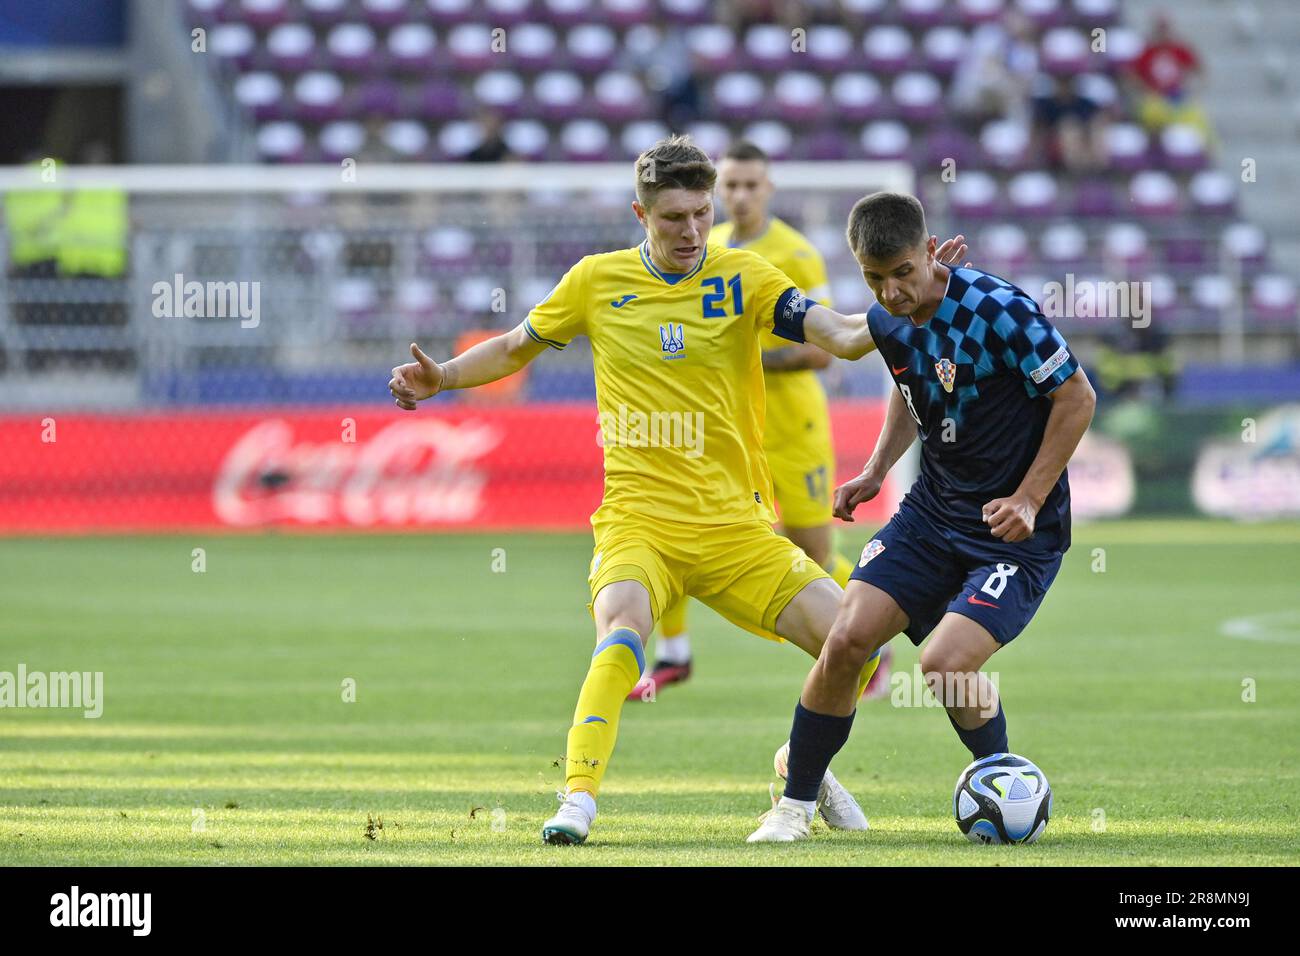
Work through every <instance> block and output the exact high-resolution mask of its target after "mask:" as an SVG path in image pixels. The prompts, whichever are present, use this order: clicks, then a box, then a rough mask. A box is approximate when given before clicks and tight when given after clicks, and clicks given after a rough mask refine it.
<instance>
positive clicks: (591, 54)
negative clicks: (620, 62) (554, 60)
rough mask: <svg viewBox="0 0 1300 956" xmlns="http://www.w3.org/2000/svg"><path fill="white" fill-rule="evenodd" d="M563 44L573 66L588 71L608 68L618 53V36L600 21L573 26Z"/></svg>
mask: <svg viewBox="0 0 1300 956" xmlns="http://www.w3.org/2000/svg"><path fill="white" fill-rule="evenodd" d="M565 46H566V48H567V49H568V51H569V59H570V62H571V63H572V64H573V67H574V68H575V69H577V70H585V71H587V72H590V73H599V72H601V71H602V70H608V69H609V68H610V67H612V66H613V65H614V58H615V57H616V56H617V55H618V37H617V36H616V35H615V34H614V31H613V30H611V29H610V28H609V27H607V26H605V25H604V24H601V23H584V24H582V25H581V26H577V27H573V28H572V29H571V30H569V35H568V36H567V37H566V38H565Z"/></svg>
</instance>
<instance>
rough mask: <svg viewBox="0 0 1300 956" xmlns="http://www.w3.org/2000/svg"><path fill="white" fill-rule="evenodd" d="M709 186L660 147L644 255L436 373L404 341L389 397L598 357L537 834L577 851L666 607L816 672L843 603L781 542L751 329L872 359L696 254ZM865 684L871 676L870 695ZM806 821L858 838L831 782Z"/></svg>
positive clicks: (834, 315)
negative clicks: (558, 357)
mask: <svg viewBox="0 0 1300 956" xmlns="http://www.w3.org/2000/svg"><path fill="white" fill-rule="evenodd" d="M716 180H717V172H716V170H715V169H714V167H713V164H712V163H711V162H710V161H709V158H708V156H707V155H706V154H705V153H704V152H703V151H702V150H700V149H699V148H698V147H697V146H695V145H694V144H693V143H691V142H690V141H689V139H687V138H685V137H673V138H671V139H668V140H665V141H662V142H660V143H658V144H656V145H655V146H654V147H652V148H651V149H649V150H647V151H646V152H645V153H643V154H642V155H641V156H640V157H639V158H638V159H637V162H636V195H637V199H636V201H635V202H634V203H633V204H632V208H633V211H634V212H635V213H636V216H637V219H638V221H639V222H640V223H641V225H642V226H643V227H644V228H645V231H646V239H645V241H644V242H643V243H641V245H639V246H634V247H633V248H630V249H623V250H619V251H617V252H610V253H603V254H599V255H592V256H587V257H586V258H584V259H582V260H581V261H580V262H578V264H577V265H575V266H573V268H571V269H570V270H569V271H568V272H567V273H566V274H565V276H564V277H563V278H562V279H561V280H560V282H559V284H558V285H556V287H555V288H554V289H553V290H552V291H551V293H550V294H549V295H548V296H547V297H546V298H545V299H544V300H543V301H542V302H541V303H539V304H538V305H537V306H536V307H535V308H534V309H533V310H532V311H531V312H530V313H529V315H528V317H527V318H526V319H525V320H524V321H523V322H522V323H520V324H519V325H518V326H516V327H515V328H514V329H513V330H511V331H509V332H506V333H504V334H503V335H499V336H497V337H495V338H492V339H489V340H488V341H486V342H482V343H480V344H478V345H476V346H474V347H473V348H471V349H468V350H467V351H465V352H464V353H463V354H461V355H459V356H457V357H455V358H453V359H451V360H449V361H447V362H445V363H442V364H439V363H437V362H435V361H433V359H431V358H429V357H428V356H427V355H425V354H424V352H422V351H421V350H420V349H419V347H418V346H417V345H415V344H412V345H411V354H412V356H413V358H414V359H415V361H414V362H410V363H408V364H406V365H402V366H399V367H397V368H394V369H393V377H392V379H391V380H390V381H389V389H390V390H391V391H392V393H393V397H394V399H395V401H396V403H397V405H398V406H399V407H401V408H403V409H407V410H414V409H415V408H416V403H417V402H418V401H421V400H423V399H426V398H429V397H431V396H433V395H436V394H437V393H438V392H440V391H444V390H446V389H452V388H473V387H475V386H477V385H483V384H486V383H488V382H492V381H496V380H498V379H501V378H504V377H506V376H507V375H510V374H512V373H514V372H516V371H518V370H519V369H520V368H522V367H523V366H524V365H526V364H527V363H528V362H530V361H532V360H533V359H534V358H536V357H537V356H538V355H539V354H540V353H541V352H543V351H545V350H546V349H548V348H554V349H563V348H565V347H566V346H567V345H568V344H569V342H570V341H571V340H572V339H573V338H574V337H575V336H577V335H586V336H587V337H588V338H589V339H590V341H591V349H592V356H593V362H594V365H595V373H596V401H597V405H598V408H599V412H600V421H601V426H602V432H603V437H604V456H605V490H604V496H603V498H602V501H601V504H600V507H599V508H598V509H597V511H596V512H595V514H593V515H592V518H591V523H592V529H593V532H594V536H595V553H594V555H593V557H592V561H591V569H590V574H589V577H588V583H589V585H590V590H591V597H592V601H591V604H590V605H589V610H590V611H591V614H592V617H593V618H594V620H595V624H596V649H595V652H594V653H593V654H592V657H591V663H590V666H589V669H588V671H587V676H586V678H585V680H584V681H583V684H582V688H581V690H580V691H579V693H578V703H577V707H576V708H575V710H574V715H573V723H572V725H571V727H570V728H569V733H568V744H567V749H566V756H565V765H566V766H565V783H566V790H565V793H564V794H563V796H562V802H561V806H560V809H559V812H558V813H557V814H556V815H555V816H554V817H552V818H551V819H550V820H548V821H546V823H545V824H544V825H543V827H542V839H543V840H544V841H546V842H547V843H553V844H566V843H582V842H583V841H585V840H586V838H587V835H588V832H589V830H590V826H591V822H592V820H593V819H594V818H595V815H596V794H597V792H598V791H599V787H600V783H601V780H602V778H603V777H604V774H605V770H606V768H607V767H608V766H609V759H610V755H611V754H612V753H613V750H614V742H615V738H616V736H617V733H618V721H619V716H620V714H621V712H622V708H623V704H624V701H625V698H626V696H627V694H628V692H629V691H630V690H631V689H632V687H633V686H635V684H636V683H637V681H638V680H639V679H640V677H641V674H642V673H643V672H644V670H645V658H644V643H645V638H646V637H647V636H648V635H649V634H650V632H651V630H652V629H653V627H654V623H655V621H656V620H657V619H658V618H659V616H660V615H661V614H662V613H663V611H664V609H665V608H668V607H671V606H672V605H673V604H674V603H676V602H677V601H679V600H681V599H682V597H683V596H685V595H687V594H689V595H691V596H693V597H696V598H698V599H699V600H701V601H703V602H704V603H706V604H708V605H709V606H710V607H712V608H714V609H715V610H716V611H718V612H719V613H720V614H722V615H723V616H724V617H726V618H728V619H729V620H731V621H732V622H734V623H735V624H737V625H738V626H740V627H743V628H745V629H746V630H749V631H751V632H753V633H755V634H758V635H760V636H762V637H766V638H769V639H784V640H786V641H789V642H790V643H792V644H794V645H796V646H797V647H800V648H802V649H803V650H804V651H806V652H807V653H808V654H810V655H812V656H813V657H814V658H815V657H817V655H818V654H819V653H820V651H821V647H822V645H823V644H824V643H825V641H826V637H827V635H828V634H829V632H830V627H831V624H832V623H833V622H834V620H835V616H836V613H837V610H838V607H839V601H840V597H841V595H842V591H841V589H840V587H839V586H838V585H837V584H836V583H835V582H834V581H833V580H832V579H831V578H830V576H829V575H828V574H827V573H826V572H825V571H824V570H823V569H822V568H821V567H819V566H818V565H817V564H815V563H814V562H813V561H810V560H808V558H807V556H806V555H805V554H804V553H803V551H801V550H800V549H799V548H797V547H795V546H794V545H792V544H791V543H790V541H788V540H787V539H785V538H782V537H780V536H779V535H777V533H776V532H775V531H773V530H772V522H773V520H774V517H775V516H774V513H773V511H772V508H771V500H772V491H771V477H770V475H769V473H768V467H767V462H766V459H765V458H764V455H763V451H762V436H763V428H764V420H765V417H766V403H765V392H764V387H763V372H762V361H761V356H760V348H759V332H760V331H762V330H764V329H767V330H771V329H775V330H776V331H777V332H779V333H781V334H783V335H785V336H787V337H789V338H790V339H791V340H793V341H796V342H802V341H805V340H807V341H811V342H814V343H816V344H817V345H819V346H821V347H822V348H824V349H825V350H826V351H828V352H830V353H831V354H833V355H837V356H840V357H843V358H849V359H857V358H861V357H862V356H863V355H866V354H867V353H868V352H869V351H871V350H872V348H873V347H874V345H873V343H872V340H871V335H870V332H869V330H868V327H867V324H866V318H865V315H863V314H858V315H852V316H849V315H841V314H840V313H838V312H835V311H833V310H831V309H829V308H826V307H825V306H822V305H818V304H817V303H815V302H813V301H812V300H810V299H808V298H807V297H805V296H804V295H803V294H802V293H801V292H800V291H799V289H798V288H797V287H796V286H795V283H794V282H793V281H792V280H791V279H790V278H789V277H787V276H786V275H785V274H784V273H782V272H781V271H780V270H779V269H777V268H776V267H774V266H772V265H771V264H769V263H768V262H766V261H765V260H764V259H763V258H761V257H760V256H758V255H756V254H754V253H752V252H749V251H747V250H743V249H719V248H713V249H708V248H706V243H707V241H708V235H709V230H710V229H711V228H712V226H713V188H714V185H715V183H716ZM775 413H776V414H782V413H783V410H781V409H776V410H775ZM871 671H874V662H872V663H871V664H870V665H869V666H868V667H867V668H864V671H863V674H864V679H865V678H869V676H870V672H871ZM784 749H785V748H782V750H784ZM779 753H780V752H779ZM817 807H818V809H819V810H820V812H821V814H822V816H823V818H824V819H825V820H826V821H827V823H828V824H830V825H832V826H835V827H838V828H841V829H857V830H863V829H866V828H867V821H866V817H865V816H864V815H863V813H862V810H861V808H860V807H858V805H857V803H856V801H854V800H853V797H852V796H851V795H850V794H849V793H848V791H847V790H845V789H844V788H843V787H842V786H840V785H839V783H838V782H837V781H836V780H835V779H834V776H833V775H832V774H830V773H829V772H828V773H827V774H826V778H825V781H824V786H823V788H822V791H821V793H820V794H819V800H818V802H817Z"/></svg>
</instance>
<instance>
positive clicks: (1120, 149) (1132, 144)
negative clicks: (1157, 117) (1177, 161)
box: [1106, 123, 1151, 173]
mask: <svg viewBox="0 0 1300 956" xmlns="http://www.w3.org/2000/svg"><path fill="white" fill-rule="evenodd" d="M1106 159H1107V165H1109V166H1110V168H1112V169H1115V170H1118V171H1119V172H1124V173H1135V172H1137V171H1138V170H1140V169H1146V168H1147V167H1148V166H1150V165H1151V139H1150V137H1149V136H1147V132H1146V130H1144V129H1143V128H1142V127H1141V126H1138V125H1137V124H1136V123H1112V124H1111V125H1110V126H1109V127H1107V128H1106Z"/></svg>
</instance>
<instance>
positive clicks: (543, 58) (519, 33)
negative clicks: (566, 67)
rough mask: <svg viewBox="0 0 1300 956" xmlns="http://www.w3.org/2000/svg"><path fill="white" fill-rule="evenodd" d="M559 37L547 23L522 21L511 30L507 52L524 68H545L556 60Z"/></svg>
mask: <svg viewBox="0 0 1300 956" xmlns="http://www.w3.org/2000/svg"><path fill="white" fill-rule="evenodd" d="M558 49H559V38H558V37H557V36H556V34H555V30H553V29H552V28H551V27H550V26H548V25H547V24H545V23H521V24H519V26H517V27H515V28H514V29H513V30H511V31H510V43H509V44H508V45H507V47H506V52H507V53H508V54H509V56H510V58H511V62H513V63H514V65H515V66H517V67H519V68H520V69H522V70H544V69H547V68H548V67H550V66H552V65H553V64H554V63H555V62H556V51H557V50H558Z"/></svg>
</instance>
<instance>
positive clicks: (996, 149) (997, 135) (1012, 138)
mask: <svg viewBox="0 0 1300 956" xmlns="http://www.w3.org/2000/svg"><path fill="white" fill-rule="evenodd" d="M980 148H981V149H982V150H983V151H984V156H985V159H986V160H987V161H988V164H989V165H990V166H995V167H997V168H998V169H1013V170H1014V169H1023V168H1024V167H1025V165H1026V164H1027V163H1028V161H1029V130H1028V129H1026V128H1025V127H1024V126H1023V125H1021V124H1020V123H1017V122H1015V121H1014V120H994V121H993V122H991V123H986V124H985V125H984V128H983V129H982V130H981V131H980Z"/></svg>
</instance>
